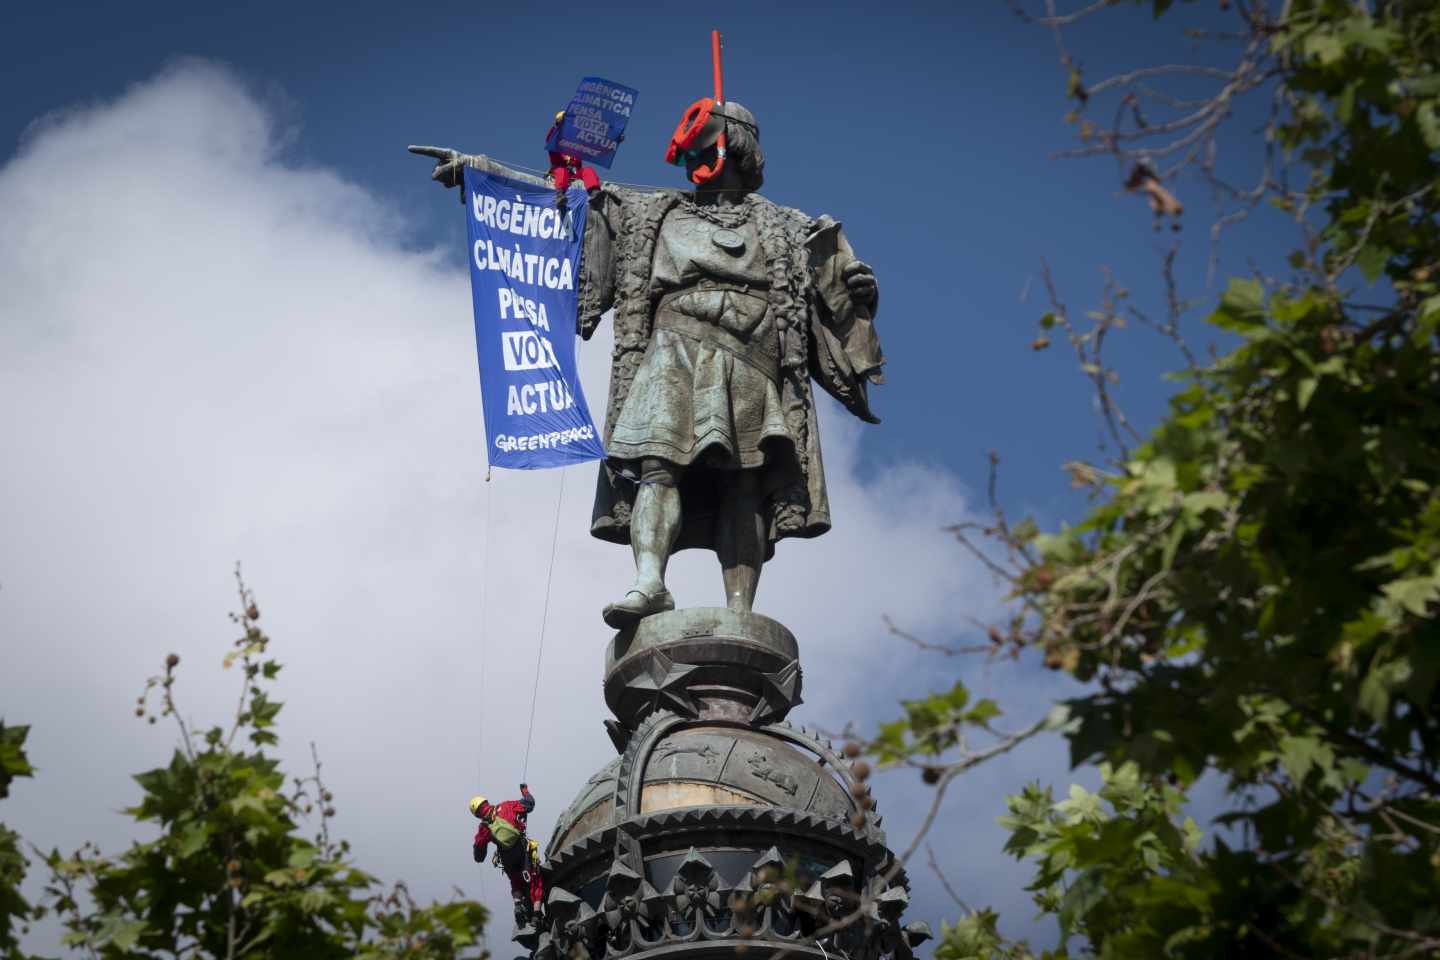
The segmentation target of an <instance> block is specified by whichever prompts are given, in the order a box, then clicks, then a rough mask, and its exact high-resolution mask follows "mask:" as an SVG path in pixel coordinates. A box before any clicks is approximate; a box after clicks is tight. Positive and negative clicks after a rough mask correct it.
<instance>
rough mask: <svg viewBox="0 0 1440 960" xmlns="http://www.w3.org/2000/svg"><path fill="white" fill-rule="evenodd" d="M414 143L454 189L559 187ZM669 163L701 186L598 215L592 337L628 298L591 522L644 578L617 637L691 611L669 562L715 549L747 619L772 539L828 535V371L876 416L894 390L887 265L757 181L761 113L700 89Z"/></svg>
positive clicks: (584, 286)
mask: <svg viewBox="0 0 1440 960" xmlns="http://www.w3.org/2000/svg"><path fill="white" fill-rule="evenodd" d="M717 92H718V91H717ZM412 149H414V150H415V152H417V153H424V154H426V155H429V156H434V157H435V158H436V160H437V162H436V165H435V170H434V172H433V174H432V176H433V178H434V179H435V180H437V181H439V182H440V183H442V184H444V185H445V186H454V185H456V184H457V183H459V182H460V181H461V179H462V178H461V171H462V168H463V167H465V166H471V167H474V168H477V169H481V170H486V171H490V172H493V173H498V174H501V175H504V176H509V177H513V178H516V179H520V180H526V181H529V182H532V183H536V182H541V183H543V182H546V181H541V180H539V178H536V177H533V176H530V175H528V174H524V173H522V172H520V171H517V170H513V169H511V168H509V167H506V166H504V165H503V164H500V163H497V162H495V161H494V160H491V159H489V158H488V157H484V156H480V155H472V154H462V153H459V152H457V151H454V150H448V149H442V148H434V147H423V148H412ZM667 157H668V159H670V161H671V162H672V163H676V164H683V165H684V167H685V171H686V175H687V177H688V179H689V180H690V181H691V183H692V184H694V185H695V189H694V190H693V191H676V190H660V191H647V190H640V189H633V188H627V187H621V186H618V185H614V184H608V183H607V184H603V185H601V186H599V187H597V188H594V189H591V190H590V212H589V216H588V221H587V223H586V226H585V236H584V247H583V258H582V265H581V273H580V286H579V303H580V307H579V316H578V325H579V333H580V335H581V336H583V337H585V338H586V339H588V338H589V337H590V336H591V335H592V334H593V333H594V332H595V330H596V328H597V327H598V325H599V324H600V322H601V317H602V315H603V314H604V313H606V312H607V311H609V310H611V309H612V308H613V310H614V315H613V316H614V320H613V323H614V334H615V346H614V352H613V355H612V358H611V366H610V371H611V372H610V396H609V403H608V405H607V408H606V417H605V450H606V453H607V458H606V460H605V461H603V462H602V463H601V465H600V472H599V481H598V485H597V489H596V492H595V509H594V514H593V517H592V521H591V528H590V529H591V532H592V534H594V536H596V537H599V538H601V539H603V540H610V541H613V542H615V543H628V544H629V545H630V547H631V549H632V550H633V552H634V555H635V582H634V584H633V585H632V586H631V587H630V589H629V590H628V591H627V592H626V594H625V595H624V596H623V597H622V598H621V599H619V600H617V601H616V602H614V603H611V604H609V605H608V606H606V607H605V610H604V618H605V622H606V623H607V624H609V625H610V626H611V627H614V628H616V629H621V628H624V627H627V626H629V625H631V624H633V623H635V622H637V621H638V620H640V619H641V618H643V617H645V616H648V615H650V614H652V613H657V612H660V611H663V610H671V609H674V606H675V602H674V600H673V599H672V597H671V595H670V591H669V590H668V589H667V588H666V586H665V569H666V564H667V563H668V561H669V559H670V556H671V554H672V553H674V552H675V551H676V550H683V549H685V548H687V547H704V548H706V549H710V550H714V551H715V552H716V554H717V555H718V556H719V560H720V567H721V571H722V573H723V579H724V583H725V596H726V603H727V606H729V607H730V609H732V610H737V611H742V612H749V611H750V610H751V607H752V604H753V603H754V600H755V590H756V586H757V584H758V583H759V579H760V570H761V567H762V566H763V564H764V562H765V561H766V560H768V559H769V558H770V557H771V556H772V555H773V554H774V551H775V543H776V542H777V541H779V540H781V539H783V538H785V537H814V536H819V535H820V534H822V533H824V532H825V531H826V530H828V529H829V528H830V505H829V500H828V498H827V496H826V491H825V472H824V468H823V466H822V464H821V457H820V433H819V429H818V424H817V422H816V418H815V398H814V395H813V393H812V389H811V381H812V380H813V381H814V382H815V383H818V384H820V386H821V387H822V388H824V389H825V390H826V391H827V392H829V393H830V394H831V395H832V396H834V397H835V398H836V399H837V400H839V401H840V403H841V404H843V405H844V406H845V407H846V409H848V410H849V411H850V412H851V413H853V414H854V415H855V416H857V417H859V418H860V419H862V420H865V421H868V422H871V423H876V422H878V420H877V419H876V417H875V416H874V415H873V414H872V413H871V411H870V406H869V402H868V399H867V393H866V391H867V387H868V384H871V383H882V382H883V377H882V374H881V367H882V365H883V363H884V356H883V354H882V353H881V350H880V341H879V338H878V337H877V335H876V332H875V327H874V314H875V309H876V306H877V304H878V288H877V286H876V282H875V275H874V273H873V272H872V270H871V269H870V267H869V266H867V265H866V264H865V263H863V262H861V261H860V260H859V259H857V258H856V256H855V254H854V252H853V251H852V250H851V248H850V244H849V243H848V242H847V240H846V238H845V236H844V234H843V233H842V232H841V230H840V225H839V224H838V223H837V222H835V221H834V220H831V219H830V218H829V217H826V216H820V217H811V216H808V215H807V214H804V213H802V212H800V211H798V210H793V209H790V208H787V207H782V206H779V205H777V204H775V203H772V202H771V201H769V200H767V199H765V198H764V197H762V196H760V195H759V194H758V193H756V191H757V190H758V189H759V188H760V185H761V183H762V181H763V180H764V174H765V155H764V152H763V151H762V149H761V146H760V128H759V125H758V124H757V123H756V120H755V117H754V115H753V114H752V113H751V112H750V111H749V110H747V109H746V108H745V107H743V106H741V105H740V104H739V103H736V102H735V101H721V100H720V98H719V97H718V96H717V97H716V98H714V99H711V98H706V99H704V100H700V101H697V102H696V103H695V104H694V105H693V106H692V107H691V108H690V110H689V111H687V113H686V114H685V117H684V119H682V121H681V123H680V126H679V128H677V130H676V133H675V137H674V138H673V139H672V141H671V144H670V149H669V152H668V155H667Z"/></svg>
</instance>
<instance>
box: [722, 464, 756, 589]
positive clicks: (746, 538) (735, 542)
mask: <svg viewBox="0 0 1440 960" xmlns="http://www.w3.org/2000/svg"><path fill="white" fill-rule="evenodd" d="M727 479H728V478H727ZM715 549H716V553H717V554H719V557H720V571H721V575H722V576H723V577H724V579H725V605H726V606H728V607H729V608H730V609H731V610H736V611H739V612H741V613H749V612H750V610H751V609H752V608H753V607H754V606H755V591H756V589H757V588H758V587H759V586H760V568H761V567H762V566H763V565H764V563H765V523H764V518H763V517H761V515H760V471H758V470H738V471H736V472H735V479H734V482H733V483H729V484H727V485H726V487H725V501H724V503H723V504H721V508H720V516H719V517H718V518H717V520H716V529H715Z"/></svg>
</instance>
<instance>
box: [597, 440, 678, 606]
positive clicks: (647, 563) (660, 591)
mask: <svg viewBox="0 0 1440 960" xmlns="http://www.w3.org/2000/svg"><path fill="white" fill-rule="evenodd" d="M679 482H680V468H679V467H677V466H676V465H675V464H673V463H670V462H669V461H666V460H660V459H655V458H646V459H645V460H644V461H643V462H642V463H641V465H640V489H639V490H638V491H636V493H635V506H634V508H633V509H632V510H631V512H630V548H631V549H632V550H633V551H634V553H635V585H634V586H633V587H631V588H630V589H629V590H628V591H626V593H625V596H624V597H622V598H621V599H619V600H617V601H616V602H615V603H612V604H609V605H608V606H606V607H605V610H604V612H603V616H604V618H605V622H606V623H607V624H609V625H610V626H612V627H614V628H615V629H616V630H623V629H625V628H626V627H628V626H630V625H631V624H633V623H635V622H636V621H638V620H640V619H642V618H644V617H647V616H649V615H650V614H652V613H659V612H660V611H662V610H674V609H675V601H674V599H673V598H672V597H671V596H670V591H669V590H666V589H665V567H666V566H667V565H668V564H669V562H670V552H671V551H672V550H673V549H675V538H676V537H678V536H679V535H680V486H679Z"/></svg>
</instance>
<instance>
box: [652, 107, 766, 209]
mask: <svg viewBox="0 0 1440 960" xmlns="http://www.w3.org/2000/svg"><path fill="white" fill-rule="evenodd" d="M665 159H666V160H667V161H669V162H670V163H673V164H677V165H679V164H684V165H685V175H686V176H687V177H688V178H689V179H690V182H691V183H693V184H695V185H696V186H704V185H705V184H707V183H713V182H715V181H718V180H720V179H721V178H722V177H727V175H726V171H727V170H729V171H730V173H729V175H728V178H729V179H732V181H733V182H734V183H735V184H736V185H738V186H739V187H740V188H741V189H743V190H758V189H760V185H761V184H762V183H764V182H765V152H764V151H763V150H761V149H760V126H759V124H757V123H756V122H755V115H754V114H753V113H751V112H750V111H749V110H748V109H746V108H745V106H744V105H743V104H740V103H737V102H736V101H734V100H727V101H725V102H724V103H718V104H717V103H716V102H715V101H714V100H713V99H711V98H710V97H705V98H703V99H700V100H696V101H695V102H694V103H692V104H691V105H690V109H688V110H686V111H685V116H684V117H682V118H681V119H680V124H679V126H677V127H676V128H675V134H674V135H673V136H672V137H671V138H670V147H669V149H668V150H667V151H666V153H665Z"/></svg>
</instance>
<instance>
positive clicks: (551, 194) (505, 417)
mask: <svg viewBox="0 0 1440 960" xmlns="http://www.w3.org/2000/svg"><path fill="white" fill-rule="evenodd" d="M465 193H466V197H467V199H468V200H469V203H468V204H466V217H465V220H466V222H467V224H468V225H469V236H470V292H471V295H472V296H473V297H474V301H475V348H476V353H477V354H478V355H479V359H480V394H481V397H482V398H483V400H484V402H485V434H486V436H487V438H488V441H489V444H490V447H489V455H488V459H489V462H490V464H491V465H492V466H496V467H509V468H511V469H515V470H537V469H541V468H544V467H563V466H567V465H569V464H572V463H582V462H584V461H586V460H598V459H600V458H602V457H604V456H605V449H604V448H603V447H602V446H601V445H600V436H599V433H598V431H596V429H595V424H594V422H593V421H592V420H591V419H590V410H589V407H587V406H586V404H585V394H584V393H583V392H582V391H581V389H580V378H579V376H578V375H577V374H576V370H575V311H576V305H577V294H576V285H577V284H578V283H579V277H578V276H577V272H578V269H579V266H580V238H581V237H582V236H584V233H585V212H586V210H587V209H588V208H587V201H588V199H589V198H588V197H587V196H586V194H585V190H584V188H583V187H578V186H577V187H572V188H571V189H570V191H569V192H568V193H567V194H566V204H565V208H564V209H563V210H561V209H560V208H558V207H557V206H556V205H555V191H554V190H547V189H544V188H540V187H533V186H531V185H529V184H526V183H521V182H520V181H517V180H511V179H508V178H506V177H498V176H494V175H492V174H487V173H482V172H481V171H479V170H472V169H470V168H468V167H467V168H466V170H465Z"/></svg>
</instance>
